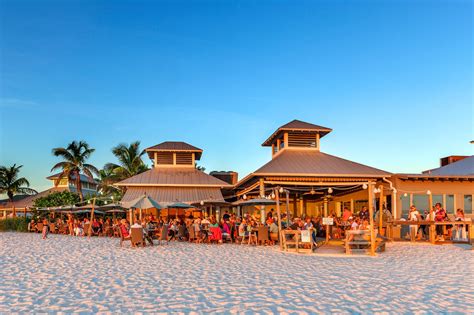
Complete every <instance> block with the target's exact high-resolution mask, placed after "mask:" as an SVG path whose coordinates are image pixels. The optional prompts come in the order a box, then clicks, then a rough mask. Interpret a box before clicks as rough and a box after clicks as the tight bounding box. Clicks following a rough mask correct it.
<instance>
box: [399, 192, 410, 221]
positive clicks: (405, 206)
mask: <svg viewBox="0 0 474 315" xmlns="http://www.w3.org/2000/svg"><path fill="white" fill-rule="evenodd" d="M400 200H401V202H402V218H406V217H407V216H408V212H409V211H410V195H408V194H407V195H406V196H405V195H402V196H401V197H400Z"/></svg>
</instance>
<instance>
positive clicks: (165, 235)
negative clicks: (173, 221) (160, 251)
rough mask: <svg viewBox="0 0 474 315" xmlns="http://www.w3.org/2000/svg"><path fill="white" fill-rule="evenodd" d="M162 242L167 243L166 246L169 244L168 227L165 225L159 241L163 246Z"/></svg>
mask: <svg viewBox="0 0 474 315" xmlns="http://www.w3.org/2000/svg"><path fill="white" fill-rule="evenodd" d="M162 241H166V244H168V243H169V239H168V225H166V224H164V225H163V227H162V228H161V234H160V238H159V239H158V244H160V245H161V242H162Z"/></svg>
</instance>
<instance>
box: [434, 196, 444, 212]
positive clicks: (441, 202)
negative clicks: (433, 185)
mask: <svg viewBox="0 0 474 315" xmlns="http://www.w3.org/2000/svg"><path fill="white" fill-rule="evenodd" d="M438 202H439V203H440V204H441V207H446V205H444V204H443V195H433V204H432V205H431V206H434V205H435V204H437V203H438ZM445 210H446V208H445Z"/></svg>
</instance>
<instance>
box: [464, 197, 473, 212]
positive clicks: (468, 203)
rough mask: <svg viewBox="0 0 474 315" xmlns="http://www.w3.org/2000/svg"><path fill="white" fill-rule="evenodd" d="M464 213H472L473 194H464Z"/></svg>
mask: <svg viewBox="0 0 474 315" xmlns="http://www.w3.org/2000/svg"><path fill="white" fill-rule="evenodd" d="M464 213H465V214H472V195H464Z"/></svg>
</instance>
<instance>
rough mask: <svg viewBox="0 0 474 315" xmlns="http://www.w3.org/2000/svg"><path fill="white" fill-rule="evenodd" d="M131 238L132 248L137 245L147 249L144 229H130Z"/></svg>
mask: <svg viewBox="0 0 474 315" xmlns="http://www.w3.org/2000/svg"><path fill="white" fill-rule="evenodd" d="M130 238H131V240H130V241H131V243H132V246H133V247H135V246H137V244H141V246H142V247H145V240H144V239H143V229H142V228H136V227H135V228H131V229H130Z"/></svg>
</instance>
